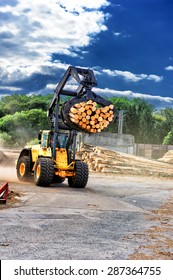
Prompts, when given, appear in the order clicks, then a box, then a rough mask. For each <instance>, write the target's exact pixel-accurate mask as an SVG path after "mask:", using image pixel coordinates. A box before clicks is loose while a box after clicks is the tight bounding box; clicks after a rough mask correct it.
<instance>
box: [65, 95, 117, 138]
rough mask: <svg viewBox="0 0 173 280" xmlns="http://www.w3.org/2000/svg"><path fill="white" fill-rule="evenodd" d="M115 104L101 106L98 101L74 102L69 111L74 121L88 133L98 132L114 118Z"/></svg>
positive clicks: (71, 119)
mask: <svg viewBox="0 0 173 280" xmlns="http://www.w3.org/2000/svg"><path fill="white" fill-rule="evenodd" d="M113 109H114V105H112V104H110V105H108V106H105V107H101V106H100V105H99V104H98V103H97V102H95V101H93V100H88V101H87V102H84V101H82V102H79V103H76V104H74V105H73V106H72V107H71V108H70V111H69V118H70V121H71V122H72V123H74V124H75V125H77V126H78V127H79V128H81V129H82V130H85V131H86V132H88V133H98V132H101V131H102V130H103V129H105V128H106V127H107V126H108V125H109V124H110V122H112V121H113V119H114V117H115V116H114V110H113Z"/></svg>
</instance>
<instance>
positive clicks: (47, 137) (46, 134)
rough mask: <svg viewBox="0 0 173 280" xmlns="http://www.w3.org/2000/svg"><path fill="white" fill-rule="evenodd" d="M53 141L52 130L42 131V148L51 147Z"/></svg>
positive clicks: (40, 140)
mask: <svg viewBox="0 0 173 280" xmlns="http://www.w3.org/2000/svg"><path fill="white" fill-rule="evenodd" d="M52 139H53V133H52V131H51V130H40V132H39V134H38V140H39V144H40V146H41V148H48V147H51V142H52Z"/></svg>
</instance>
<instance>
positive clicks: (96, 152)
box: [79, 145, 173, 177]
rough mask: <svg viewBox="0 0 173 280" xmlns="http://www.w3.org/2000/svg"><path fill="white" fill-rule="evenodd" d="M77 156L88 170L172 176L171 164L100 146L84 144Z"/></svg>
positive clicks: (106, 172)
mask: <svg viewBox="0 0 173 280" xmlns="http://www.w3.org/2000/svg"><path fill="white" fill-rule="evenodd" d="M79 158H80V159H82V160H83V161H85V162H86V163H87V164H88V167H89V170H90V171H93V172H101V173H105V174H111V173H112V174H133V175H148V176H161V177H173V165H172V164H169V163H163V162H159V161H157V160H150V159H145V158H142V157H138V156H133V155H129V154H126V153H121V152H116V151H112V150H108V149H105V148H102V147H94V146H90V145H84V146H83V148H82V149H81V151H80V153H79Z"/></svg>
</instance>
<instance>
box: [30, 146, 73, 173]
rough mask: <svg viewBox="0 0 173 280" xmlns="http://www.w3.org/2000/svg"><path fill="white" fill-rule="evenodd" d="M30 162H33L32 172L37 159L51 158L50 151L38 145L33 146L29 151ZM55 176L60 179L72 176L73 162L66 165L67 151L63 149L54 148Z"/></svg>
mask: <svg viewBox="0 0 173 280" xmlns="http://www.w3.org/2000/svg"><path fill="white" fill-rule="evenodd" d="M31 154H32V161H33V162H34V166H33V170H34V169H35V165H36V161H37V160H38V158H39V157H50V158H52V149H51V148H50V147H48V148H43V147H40V145H34V146H32V149H31ZM54 167H55V175H58V176H60V177H64V178H65V177H69V176H74V172H73V171H74V162H72V163H70V164H68V155H67V151H66V149H64V148H56V160H54Z"/></svg>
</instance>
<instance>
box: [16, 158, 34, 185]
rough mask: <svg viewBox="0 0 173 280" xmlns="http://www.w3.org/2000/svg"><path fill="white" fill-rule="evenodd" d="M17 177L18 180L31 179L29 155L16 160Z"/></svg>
mask: <svg viewBox="0 0 173 280" xmlns="http://www.w3.org/2000/svg"><path fill="white" fill-rule="evenodd" d="M16 169H17V177H18V179H19V180H20V181H29V180H31V177H32V174H31V160H30V157H29V156H23V157H21V158H20V159H19V160H18V162H17V166H16Z"/></svg>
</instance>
